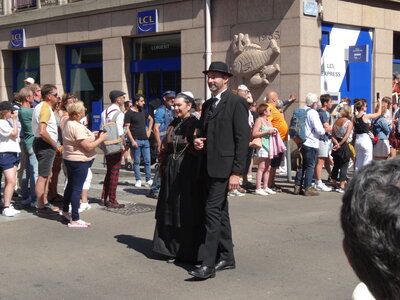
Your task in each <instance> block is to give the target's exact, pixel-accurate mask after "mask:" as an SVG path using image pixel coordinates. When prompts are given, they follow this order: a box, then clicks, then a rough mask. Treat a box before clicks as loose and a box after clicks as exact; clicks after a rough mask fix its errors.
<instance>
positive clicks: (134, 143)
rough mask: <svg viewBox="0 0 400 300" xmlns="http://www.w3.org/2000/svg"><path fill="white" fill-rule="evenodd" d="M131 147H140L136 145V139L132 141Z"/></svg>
mask: <svg viewBox="0 0 400 300" xmlns="http://www.w3.org/2000/svg"><path fill="white" fill-rule="evenodd" d="M131 145H132V148H137V147H138V144H137V143H136V141H135V140H134V139H131Z"/></svg>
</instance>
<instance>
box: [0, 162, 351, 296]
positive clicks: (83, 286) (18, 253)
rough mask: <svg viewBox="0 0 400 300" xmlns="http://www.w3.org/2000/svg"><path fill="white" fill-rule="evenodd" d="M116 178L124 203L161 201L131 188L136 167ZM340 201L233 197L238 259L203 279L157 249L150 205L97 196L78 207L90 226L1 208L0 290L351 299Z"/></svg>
mask: <svg viewBox="0 0 400 300" xmlns="http://www.w3.org/2000/svg"><path fill="white" fill-rule="evenodd" d="M101 160H102V159H101V157H100V156H98V158H97V159H96V163H95V165H94V168H93V173H94V178H93V186H92V189H91V191H90V197H92V198H93V201H95V199H96V197H98V196H99V195H100V193H101V186H102V185H101V181H102V180H103V176H104V175H103V174H104V172H105V168H103V166H102V165H101V164H100V162H101ZM120 180H121V182H122V184H121V185H120V186H119V188H118V199H119V200H120V201H121V202H123V203H126V204H128V203H143V204H150V205H155V203H156V200H153V199H149V198H146V197H145V196H144V194H145V193H146V192H147V188H142V189H139V188H135V187H134V185H133V183H134V179H133V174H132V173H131V172H128V171H122V172H121V178H120ZM281 180H283V179H281ZM60 182H62V178H61V177H60ZM285 186H287V187H291V185H289V184H286V185H285ZM59 188H60V191H61V190H62V186H61V185H60V186H59ZM340 204H341V199H340V194H338V193H336V192H328V193H322V195H321V196H319V197H303V196H294V195H291V194H288V193H280V194H278V195H272V196H266V197H261V196H256V195H250V194H249V195H246V196H245V197H233V198H230V212H231V221H232V227H233V238H234V242H235V254H236V262H237V268H236V270H230V271H224V272H221V273H218V274H217V276H216V278H214V279H209V280H206V281H193V280H192V279H191V277H190V276H189V275H188V274H187V270H190V269H192V268H193V266H192V265H186V264H180V265H170V264H167V263H166V262H165V261H163V260H161V259H160V258H159V257H158V256H157V255H155V254H153V253H152V251H151V240H152V235H153V230H154V212H145V213H138V214H131V215H122V214H118V213H114V212H110V211H106V210H104V208H103V207H100V206H98V205H97V204H93V205H92V209H91V210H89V211H86V212H83V213H82V218H83V219H84V220H86V221H89V222H92V224H93V225H92V227H91V228H88V229H70V228H68V227H67V226H66V223H64V222H63V221H62V220H61V218H49V219H46V218H38V217H37V216H35V215H34V214H32V212H26V211H23V212H22V213H21V214H20V215H19V216H17V217H14V218H5V217H2V216H0V236H1V240H2V242H1V248H0V249H1V254H2V259H1V260H0V274H1V275H0V276H1V277H0V278H1V281H2V283H3V284H2V288H1V289H0V299H79V298H80V299H189V298H190V299H276V300H283V299H295V300H302V299H304V300H305V299H307V300H309V299H350V298H351V293H352V291H353V288H354V287H355V285H356V284H357V282H358V281H357V278H356V277H355V275H354V274H353V272H352V270H351V269H350V267H349V265H348V263H347V261H346V258H345V256H344V254H343V251H342V248H341V239H342V233H341V229H340V224H339V209H340Z"/></svg>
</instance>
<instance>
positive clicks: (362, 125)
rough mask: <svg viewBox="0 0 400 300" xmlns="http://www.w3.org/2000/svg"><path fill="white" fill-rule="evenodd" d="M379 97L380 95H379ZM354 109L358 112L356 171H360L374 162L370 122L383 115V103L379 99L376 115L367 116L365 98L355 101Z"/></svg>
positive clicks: (355, 131)
mask: <svg viewBox="0 0 400 300" xmlns="http://www.w3.org/2000/svg"><path fill="white" fill-rule="evenodd" d="M377 96H379V93H378V94H377ZM354 109H355V111H356V112H357V113H356V114H355V118H354V133H355V134H356V141H355V144H354V149H355V151H356V164H355V170H356V171H358V170H359V169H360V168H362V167H363V166H365V165H367V164H369V163H370V162H371V161H372V153H373V145H372V139H373V138H374V136H373V134H372V133H371V132H370V131H369V122H370V120H371V119H375V118H377V117H379V116H380V115H381V112H382V101H381V99H380V98H378V107H377V110H376V112H375V113H372V114H367V113H366V111H367V100H365V99H364V98H356V99H354Z"/></svg>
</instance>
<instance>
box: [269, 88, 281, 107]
mask: <svg viewBox="0 0 400 300" xmlns="http://www.w3.org/2000/svg"><path fill="white" fill-rule="evenodd" d="M278 100H279V97H278V93H277V92H275V91H270V92H268V93H267V103H268V104H272V105H274V106H276V105H277V104H278Z"/></svg>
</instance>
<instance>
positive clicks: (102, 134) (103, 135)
mask: <svg viewBox="0 0 400 300" xmlns="http://www.w3.org/2000/svg"><path fill="white" fill-rule="evenodd" d="M97 137H98V139H99V140H100V141H101V142H104V141H105V140H106V139H107V138H108V135H107V132H104V131H102V132H100V133H99V132H97Z"/></svg>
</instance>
